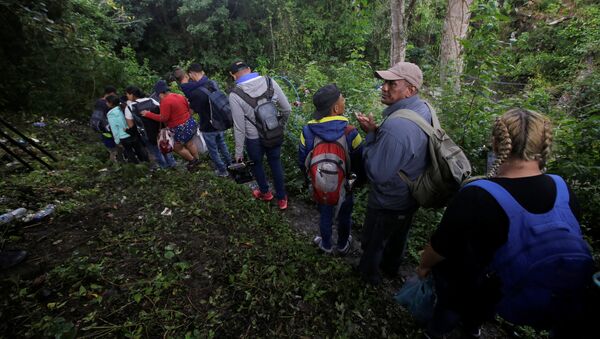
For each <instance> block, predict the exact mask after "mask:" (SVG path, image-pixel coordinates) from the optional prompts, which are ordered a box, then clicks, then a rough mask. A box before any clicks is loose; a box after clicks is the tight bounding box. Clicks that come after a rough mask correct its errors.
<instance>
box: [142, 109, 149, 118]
mask: <svg viewBox="0 0 600 339" xmlns="http://www.w3.org/2000/svg"><path fill="white" fill-rule="evenodd" d="M148 113H150V112H149V111H146V110H144V111H142V112H141V113H140V114H141V115H142V116H143V117H145V116H146V114H148Z"/></svg>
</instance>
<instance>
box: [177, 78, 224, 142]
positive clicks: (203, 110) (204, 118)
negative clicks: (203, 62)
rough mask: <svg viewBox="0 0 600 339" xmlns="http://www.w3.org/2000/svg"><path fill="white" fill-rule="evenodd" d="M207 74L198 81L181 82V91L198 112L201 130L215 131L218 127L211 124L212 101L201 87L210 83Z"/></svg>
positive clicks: (191, 106)
mask: <svg viewBox="0 0 600 339" xmlns="http://www.w3.org/2000/svg"><path fill="white" fill-rule="evenodd" d="M209 83H210V82H209V80H208V77H207V76H203V77H202V79H200V80H198V81H190V82H187V83H185V84H181V85H180V87H181V91H182V92H183V94H184V95H185V97H186V98H187V99H188V101H189V102H190V108H191V109H193V110H194V112H196V113H197V114H198V117H199V120H200V122H199V126H200V131H202V132H215V131H216V129H215V128H214V127H213V126H212V125H211V124H210V102H209V100H208V95H206V93H204V92H203V91H202V90H201V89H200V87H206V86H207V85H208V84H209Z"/></svg>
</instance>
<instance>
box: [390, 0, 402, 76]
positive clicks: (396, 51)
mask: <svg viewBox="0 0 600 339" xmlns="http://www.w3.org/2000/svg"><path fill="white" fill-rule="evenodd" d="M390 9H391V11H392V12H391V16H392V27H391V43H390V65H394V64H395V63H397V62H400V61H404V57H405V56H406V30H405V27H406V25H405V24H404V0H390Z"/></svg>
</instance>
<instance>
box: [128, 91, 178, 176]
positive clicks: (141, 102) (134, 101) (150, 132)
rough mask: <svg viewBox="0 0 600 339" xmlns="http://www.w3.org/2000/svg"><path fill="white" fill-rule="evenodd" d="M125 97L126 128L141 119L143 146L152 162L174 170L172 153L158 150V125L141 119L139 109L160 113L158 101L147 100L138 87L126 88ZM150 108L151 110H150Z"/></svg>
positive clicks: (155, 122)
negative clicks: (152, 159) (135, 120)
mask: <svg viewBox="0 0 600 339" xmlns="http://www.w3.org/2000/svg"><path fill="white" fill-rule="evenodd" d="M125 93H126V95H127V107H126V108H125V120H126V121H127V126H129V128H132V127H133V126H134V124H135V122H134V119H135V118H136V117H137V119H141V123H142V125H143V128H144V135H145V141H144V144H145V146H146V149H147V150H148V153H150V154H152V155H153V157H154V160H155V161H156V162H157V163H158V165H159V166H160V168H174V167H175V166H176V165H177V163H176V162H175V158H174V157H173V154H172V153H167V154H162V153H161V152H160V150H159V149H158V145H157V137H158V131H159V130H160V123H159V122H157V121H155V120H151V119H148V118H145V117H142V115H141V110H140V107H142V108H144V107H146V108H149V109H148V110H150V111H155V113H160V111H159V106H160V104H159V103H158V101H156V100H154V99H151V98H147V97H146V95H145V94H144V92H142V90H141V89H140V88H139V87H136V86H128V87H127V88H126V89H125ZM150 107H151V108H150Z"/></svg>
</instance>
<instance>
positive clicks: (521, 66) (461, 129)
mask: <svg viewBox="0 0 600 339" xmlns="http://www.w3.org/2000/svg"><path fill="white" fill-rule="evenodd" d="M445 6H446V1H443V0H423V1H418V2H417V7H416V11H415V13H414V19H413V20H414V22H413V23H411V24H410V25H409V37H408V46H407V60H408V61H413V62H415V63H417V64H419V65H420V66H421V68H422V69H423V71H424V73H425V86H426V88H425V89H424V90H423V93H422V95H423V96H425V97H427V98H428V99H429V100H430V101H431V102H432V103H433V104H434V105H435V106H436V107H437V109H438V111H439V115H440V118H441V120H442V124H443V125H444V127H445V129H446V130H447V131H448V132H449V134H450V135H451V136H452V137H453V139H455V140H456V141H457V142H458V143H459V144H460V145H461V146H463V148H464V149H465V151H466V152H467V154H468V156H469V157H470V159H471V160H472V162H473V165H474V168H475V171H476V173H475V174H483V173H484V166H485V158H486V153H487V151H488V149H489V145H488V142H489V127H490V125H491V122H492V121H493V119H494V117H495V116H497V115H498V114H501V113H502V112H504V111H506V110H507V109H508V108H510V107H514V106H523V107H526V108H530V109H534V110H537V111H540V112H543V113H545V114H547V115H549V116H550V117H551V118H552V120H553V123H554V127H555V138H554V143H555V148H554V151H555V152H554V153H555V156H554V159H553V160H552V161H550V162H549V164H548V171H549V172H552V173H558V174H560V175H562V176H563V177H565V178H566V179H567V180H568V181H569V183H570V184H571V186H572V187H573V189H574V190H575V194H576V195H577V197H578V198H579V202H580V205H581V207H582V210H583V222H582V228H583V231H584V234H585V236H586V237H587V239H588V240H589V241H590V243H591V244H592V247H593V248H594V250H595V256H596V258H598V253H599V249H600V243H599V241H600V182H599V179H598V178H600V166H599V164H600V114H599V113H600V99H598V98H600V68H599V66H600V65H599V58H598V56H599V55H600V7H599V6H598V4H597V3H596V2H595V1H592V0H572V1H558V0H536V1H523V0H505V1H475V4H474V5H473V15H472V18H471V24H470V29H469V35H468V38H467V39H465V40H464V41H463V46H464V61H465V68H464V72H463V75H462V88H461V90H460V91H459V92H455V89H453V88H451V87H448V86H446V84H440V81H439V72H438V54H439V45H440V44H439V41H440V37H441V30H442V26H443V20H444V18H443V16H444V13H445ZM389 11H390V10H389V2H388V1H386V0H359V1H339V0H325V1H291V0H247V1H222V0H211V1H198V0H158V1H154V0H152V1H150V0H142V1H129V0H109V1H91V0H46V1H21V2H13V1H3V0H0V27H1V28H2V29H0V38H1V41H2V45H1V47H0V68H1V69H2V70H3V81H2V82H1V83H0V92H1V93H2V95H0V112H1V113H0V114H2V116H3V117H4V116H6V117H7V118H9V120H10V121H11V122H13V123H15V124H17V125H18V126H19V127H20V128H22V129H23V130H24V131H26V132H27V134H28V135H30V136H33V137H35V138H36V139H39V140H41V141H42V144H43V145H44V146H46V147H47V148H48V149H50V150H52V151H53V152H54V153H56V154H58V155H59V156H60V159H61V161H60V163H59V164H58V167H59V169H57V170H56V171H52V172H46V171H44V170H43V169H41V168H40V169H38V170H36V171H33V172H30V173H16V172H9V171H8V170H2V171H0V172H2V176H3V180H2V182H1V183H0V196H1V198H2V199H1V200H0V212H2V213H3V212H4V211H6V210H9V209H14V208H17V207H27V208H29V209H32V210H36V209H38V208H41V207H43V206H45V205H46V204H48V203H56V204H57V206H58V210H57V212H56V215H55V217H54V218H53V219H51V220H49V221H46V222H44V223H42V224H34V225H29V226H25V227H21V226H19V225H17V226H16V227H13V226H10V227H6V228H5V229H2V230H1V231H2V236H1V237H0V241H1V244H2V248H18V247H22V248H25V249H27V250H28V251H29V252H30V254H31V257H30V258H29V260H28V264H27V265H26V266H25V267H24V268H20V269H18V270H16V274H11V275H10V276H4V275H3V276H1V277H0V286H1V290H2V292H1V300H2V301H1V303H2V304H1V307H0V309H1V311H0V320H1V322H2V325H0V332H2V333H5V334H6V336H7V337H21V336H35V337H38V336H55V337H61V338H64V337H66V338H69V337H75V336H107V337H114V336H126V337H147V336H158V335H163V334H164V335H165V336H167V337H169V336H173V337H188V338H195V337H223V336H227V337H231V336H246V337H267V336H310V337H313V336H321V337H350V336H352V337H367V336H368V337H387V336H391V337H411V336H414V335H416V334H417V332H418V329H417V326H416V325H415V324H414V323H413V322H412V320H410V317H409V316H408V315H407V314H406V313H405V312H403V311H402V310H401V309H400V308H399V307H398V306H397V305H395V304H394V303H393V301H392V299H391V298H390V291H391V290H393V289H394V288H397V287H398V285H399V284H400V282H399V281H396V282H394V283H392V285H391V286H389V285H388V286H385V287H384V288H383V289H371V288H367V287H365V286H364V285H363V284H362V283H360V281H359V280H358V279H357V278H356V276H355V275H354V274H353V272H352V270H351V268H350V265H349V264H348V262H346V261H344V260H341V259H338V258H323V257H322V256H319V255H317V253H316V252H315V250H314V248H312V247H311V246H310V244H309V241H308V238H307V236H305V235H302V234H300V233H298V231H297V230H296V228H295V227H294V225H293V220H291V217H290V216H289V213H288V214H287V215H286V214H281V213H279V212H278V211H277V210H276V208H275V207H274V206H270V205H266V204H260V203H257V202H256V201H254V200H252V199H250V197H249V194H248V192H247V190H245V189H244V187H243V186H239V185H235V184H234V183H232V182H230V181H227V180H222V179H217V178H214V177H213V176H212V175H211V172H210V171H209V170H208V168H205V169H204V170H202V171H201V172H200V173H199V174H198V175H188V174H187V173H184V172H156V173H150V172H149V171H148V169H147V168H146V167H145V166H142V165H138V166H133V165H121V166H110V165H108V163H107V156H106V154H105V150H104V148H103V146H102V145H101V144H100V143H98V142H97V140H96V135H94V134H93V133H92V132H91V131H90V130H89V128H88V127H87V126H86V122H87V120H88V118H89V114H90V111H91V105H92V103H93V101H94V100H95V98H97V97H98V96H100V93H101V91H102V87H103V86H104V85H107V84H113V85H116V86H117V87H118V88H119V89H123V88H124V87H125V86H127V85H128V84H135V85H138V86H140V87H142V88H143V89H145V90H146V91H148V90H150V89H151V85H152V84H153V83H154V82H155V81H156V80H157V79H159V78H167V77H168V73H169V72H170V71H171V70H172V68H173V67H174V66H176V65H180V66H183V65H186V64H189V63H190V62H192V61H195V62H201V63H203V64H204V65H205V66H206V68H207V71H208V73H209V75H210V76H211V77H214V78H215V79H217V80H218V81H219V82H220V83H221V85H223V87H224V88H227V87H228V86H230V85H231V83H230V79H229V77H228V74H227V72H226V69H227V66H228V65H229V63H230V62H232V61H233V60H234V59H237V58H243V59H246V60H247V61H248V62H249V63H250V64H252V65H253V66H254V68H255V69H257V70H258V71H260V72H261V73H263V74H270V75H272V76H274V77H276V79H277V80H278V81H279V83H280V84H282V87H283V88H284V90H285V91H286V92H287V94H288V98H289V99H290V101H292V102H293V101H296V100H298V101H299V102H301V103H302V105H301V106H299V107H295V108H294V112H293V113H292V116H291V118H290V123H289V125H288V130H287V135H286V141H285V144H284V148H283V162H284V167H285V171H286V180H287V187H288V189H289V191H290V193H291V194H292V200H291V202H290V205H294V204H298V205H301V204H303V203H305V202H306V201H308V195H307V193H306V190H305V189H304V188H303V186H302V183H303V181H302V179H301V176H300V173H299V171H298V169H297V168H296V150H297V142H298V135H299V133H300V129H301V127H302V125H303V124H304V123H306V121H308V120H309V119H310V114H311V112H312V109H313V107H312V94H313V93H314V91H315V90H316V89H318V88H319V87H320V86H322V85H324V84H326V83H328V82H336V83H337V84H338V86H339V87H340V88H341V89H342V92H343V93H344V95H345V96H346V98H347V110H348V116H349V117H350V119H351V120H352V119H354V118H353V116H352V113H354V112H358V111H361V112H373V113H374V114H375V115H376V116H378V114H379V112H380V111H381V110H382V108H383V106H382V105H381V104H380V103H379V99H378V93H379V92H378V85H379V83H378V81H377V80H376V79H374V78H373V76H372V71H373V69H381V68H382V67H387V66H388V65H387V63H388V59H389V58H388V51H389V33H388V31H389V25H390V22H389V14H390V13H389ZM173 86H175V85H173ZM41 117H44V118H45V119H46V121H47V122H48V123H49V125H48V126H47V127H46V128H43V129H42V128H33V127H31V123H32V122H34V121H39V119H40V118H41ZM229 141H230V142H231V140H229ZM104 168H108V169H107V170H105V171H104V170H103V169H104ZM355 200H356V201H357V206H356V208H355V214H354V220H355V227H354V230H353V232H354V233H355V234H359V232H360V230H361V224H362V220H363V218H364V211H365V202H366V201H365V200H366V189H363V190H361V191H360V192H358V193H357V199H355ZM165 208H169V209H171V210H172V212H173V214H172V216H163V215H161V212H162V211H163V210H164V209H165ZM307 211H308V212H307V213H308V214H310V213H313V212H312V210H310V209H308V210H307ZM314 213H316V212H314ZM441 214H442V211H425V210H421V211H419V214H418V216H417V220H416V222H415V225H414V228H413V230H412V231H411V232H412V233H411V240H410V243H409V250H408V259H407V266H406V269H407V270H410V267H411V265H414V263H415V261H416V259H417V257H418V251H419V250H420V249H421V248H422V245H423V244H424V243H425V242H426V241H427V239H428V237H429V234H430V233H431V230H432V229H433V228H434V227H435V226H436V222H437V221H438V220H439V218H440V217H441ZM307 217H308V216H307ZM523 333H524V335H525V336H530V337H536V336H539V334H536V333H535V332H533V331H530V330H525V331H524V332H523Z"/></svg>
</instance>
